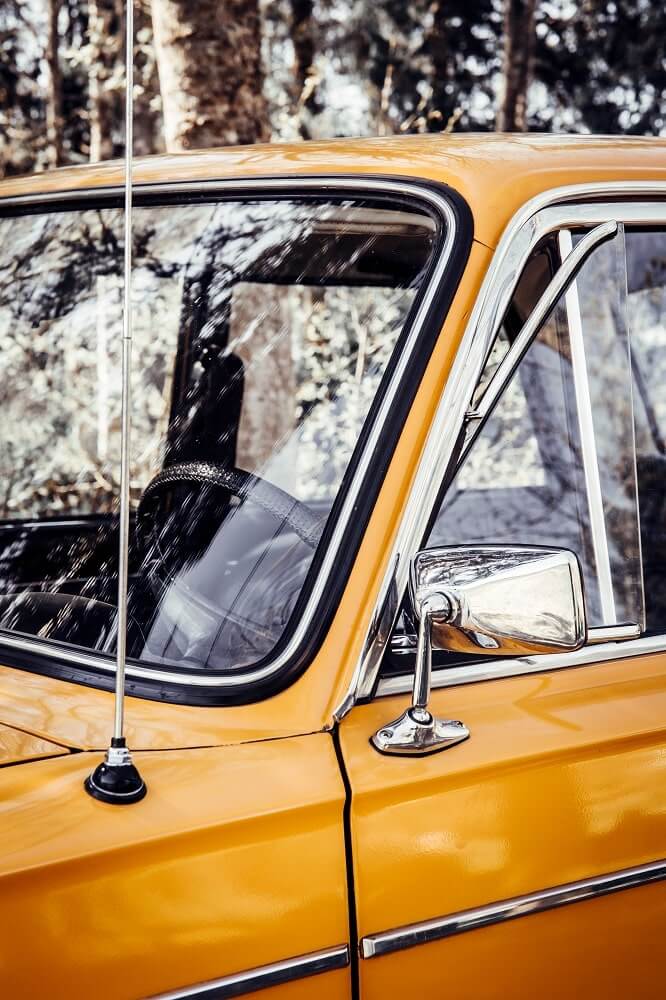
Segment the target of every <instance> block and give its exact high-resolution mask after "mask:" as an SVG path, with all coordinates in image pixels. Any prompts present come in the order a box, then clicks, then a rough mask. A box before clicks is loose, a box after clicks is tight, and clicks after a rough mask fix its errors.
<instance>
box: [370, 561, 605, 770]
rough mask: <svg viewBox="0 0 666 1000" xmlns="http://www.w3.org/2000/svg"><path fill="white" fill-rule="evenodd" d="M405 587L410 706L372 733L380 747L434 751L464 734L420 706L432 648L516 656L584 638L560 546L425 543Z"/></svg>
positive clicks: (575, 581) (578, 580) (580, 609)
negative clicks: (409, 616) (410, 642)
mask: <svg viewBox="0 0 666 1000" xmlns="http://www.w3.org/2000/svg"><path fill="white" fill-rule="evenodd" d="M410 592H411V598H412V604H413V606H414V612H415V614H416V617H417V619H418V622H419V635H418V645H417V649H416V666H415V671H414V690H413V697H412V704H411V707H410V708H408V709H407V711H406V712H404V713H403V715H401V716H400V718H399V719H396V720H395V722H391V723H390V724H389V725H387V726H383V727H382V728H381V729H380V730H378V732H377V733H375V735H374V736H373V737H372V743H373V746H374V747H375V748H376V749H377V750H379V751H380V752H381V753H388V754H404V755H413V754H418V755H423V754H428V753H436V752H437V751H438V750H444V749H446V747H450V746H454V745H455V744H456V743H460V742H461V741H462V740H466V739H467V737H468V736H469V730H468V729H467V727H466V726H465V725H464V724H463V723H462V722H457V721H453V720H446V721H445V720H442V719H437V718H435V716H433V715H431V713H430V712H429V710H428V702H429V700H430V678H431V673H432V650H433V649H437V650H451V651H454V652H464V653H480V654H485V655H487V654H488V653H492V654H493V655H495V656H524V655H528V654H535V653H536V654H539V653H555V652H564V651H566V650H574V649H579V648H580V647H581V646H582V645H583V644H584V643H585V640H586V637H587V626H586V621H585V604H584V599H583V582H582V576H581V571H580V566H579V564H578V560H577V559H576V556H575V555H574V554H573V552H569V551H567V550H566V549H551V548H536V547H530V546H526V545H514V546H502V545H461V546H451V547H449V548H440V549H426V550H424V551H423V552H419V553H417V555H416V556H415V557H414V561H413V563H412V570H411V576H410Z"/></svg>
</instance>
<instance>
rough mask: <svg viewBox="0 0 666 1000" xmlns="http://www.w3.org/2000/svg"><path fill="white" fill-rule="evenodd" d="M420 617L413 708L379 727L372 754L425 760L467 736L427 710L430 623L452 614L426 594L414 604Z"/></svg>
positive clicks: (437, 597) (440, 598)
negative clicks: (375, 752)
mask: <svg viewBox="0 0 666 1000" xmlns="http://www.w3.org/2000/svg"><path fill="white" fill-rule="evenodd" d="M415 604H416V606H417V613H418V616H419V636H418V645H417V648H416V663H415V666H414V688H413V694H412V704H411V706H410V707H409V708H408V709H407V711H406V712H403V713H402V715H401V716H400V717H399V718H397V719H395V720H394V721H393V722H390V723H389V724H388V725H386V726H382V728H381V729H378V730H377V732H376V733H375V734H374V736H373V737H372V739H371V743H372V745H373V747H374V748H375V750H378V751H379V752H380V753H384V754H393V755H395V756H398V757H425V756H426V755H427V754H431V753H438V752H439V751H440V750H446V749H447V748H448V747H452V746H455V745H456V743H462V741H463V740H466V739H467V737H468V736H469V729H468V728H467V726H466V725H465V724H464V723H462V722H458V721H457V720H454V719H438V718H437V717H436V716H434V715H432V713H431V712H430V709H429V708H428V705H429V702H430V680H431V676H432V620H433V617H434V616H437V618H438V619H439V620H442V619H444V620H446V619H447V618H448V617H449V616H450V615H451V612H452V605H451V602H450V601H449V600H448V598H447V597H446V596H445V595H444V594H441V593H436V594H429V595H428V596H427V597H426V598H424V599H423V600H422V601H420V602H419V601H415Z"/></svg>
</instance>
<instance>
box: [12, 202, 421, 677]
mask: <svg viewBox="0 0 666 1000" xmlns="http://www.w3.org/2000/svg"><path fill="white" fill-rule="evenodd" d="M436 235H437V226H436V224H435V222H434V221H433V219H432V218H431V217H430V216H429V215H427V214H425V213H423V212H421V211H419V210H418V209H414V208H413V207H411V206H393V205H390V206H389V205H387V204H386V203H385V202H381V201H378V202H376V203H374V202H371V201H364V202H355V201H350V200H345V201H341V200H331V201H328V202H322V201H317V202H315V201H312V200H300V201H297V200H293V199H278V198H275V199H272V200H265V199H262V200H259V199H258V200H254V201H249V202H239V201H229V200H224V201H218V202H211V201H210V200H208V201H201V200H200V201H196V202H189V203H186V204H164V203H162V204H144V205H142V206H138V207H137V208H136V210H135V221H134V242H135V246H134V271H133V320H134V349H133V374H132V396H133V413H132V424H133V429H132V505H133V517H132V525H131V543H130V580H129V633H128V652H129V655H130V656H131V657H132V658H134V659H136V660H140V661H148V662H150V663H160V664H167V665H168V664H173V665H177V666H178V667H181V668H182V667H185V668H191V669H210V670H215V671H224V672H234V671H242V670H244V669H247V668H248V667H249V666H250V665H253V664H256V663H257V662H258V661H260V660H262V659H264V658H265V657H267V656H269V655H270V653H271V651H272V650H273V649H274V647H275V645H276V643H278V641H279V640H280V639H281V638H282V637H283V636H284V635H285V632H286V630H287V629H288V627H289V624H290V621H291V620H292V618H293V617H294V609H295V607H296V605H297V601H298V599H299V595H300V594H301V592H302V591H304V589H305V590H307V581H308V574H309V572H310V570H311V568H312V567H313V563H314V562H315V560H316V558H317V556H318V553H320V550H321V548H322V546H323V545H325V544H326V538H327V534H328V532H327V525H328V524H329V522H330V521H331V514H332V512H333V515H334V516H335V510H336V501H339V497H340V496H341V493H342V492H343V491H344V488H345V486H346V481H347V479H348V476H349V471H350V467H351V466H352V464H353V460H354V453H355V450H356V447H357V444H358V442H359V438H360V437H361V433H362V429H363V426H364V423H365V421H366V418H367V416H368V412H369V410H370V407H371V404H372V402H373V400H374V398H375V397H376V395H377V393H378V390H379V388H380V383H381V381H382V378H383V375H384V373H385V371H386V369H387V365H388V363H389V359H390V357H391V355H392V353H393V351H394V348H395V346H396V343H397V341H398V338H399V336H400V334H401V331H403V330H404V329H405V327H406V324H407V321H408V317H409V314H410V310H411V309H412V306H413V303H414V298H415V296H416V294H417V291H418V288H419V286H420V284H421V282H422V280H423V275H424V272H425V270H426V268H427V265H428V263H429V260H430V256H431V253H432V250H433V246H434V243H435V239H436ZM0 247H2V250H1V251H0V375H1V376H2V378H1V380H0V398H1V399H2V412H3V420H2V424H1V425H0V518H2V521H1V522H0V629H2V630H5V631H10V632H14V633H20V634H23V635H28V636H33V637H37V638H39V639H41V640H47V641H49V642H51V643H54V642H55V643H58V644H62V643H65V644H68V645H70V646H71V645H73V646H78V647H83V648H85V649H89V650H90V649H92V650H97V651H102V652H106V653H112V652H113V650H114V648H115V642H116V631H115V629H116V600H117V596H116V588H117V545H118V531H117V510H116V498H117V495H118V481H117V477H118V470H119V451H120V448H119V446H120V337H121V306H122V212H121V210H120V208H119V207H103V208H85V207H76V208H72V209H68V210H59V211H49V212H45V211H41V212H34V213H32V214H22V215H14V217H5V218H2V219H0Z"/></svg>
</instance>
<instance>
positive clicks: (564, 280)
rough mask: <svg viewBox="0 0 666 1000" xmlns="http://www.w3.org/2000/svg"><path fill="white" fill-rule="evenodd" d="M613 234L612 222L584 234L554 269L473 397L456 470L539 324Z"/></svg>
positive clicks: (540, 324) (511, 376) (615, 228)
mask: <svg viewBox="0 0 666 1000" xmlns="http://www.w3.org/2000/svg"><path fill="white" fill-rule="evenodd" d="M617 230H618V225H617V222H615V221H610V222H603V223H601V225H599V226H596V227H595V228H594V229H593V230H592V232H590V233H586V235H585V236H584V237H583V238H582V239H581V241H580V243H579V244H578V246H577V247H576V249H575V250H571V251H570V254H569V256H568V257H567V259H566V260H563V262H562V265H561V266H560V267H559V268H558V270H557V272H556V274H554V275H553V278H552V279H551V281H550V282H549V284H548V287H547V288H546V289H545V290H544V292H543V294H542V295H541V298H540V299H539V301H538V302H537V304H536V305H535V307H534V309H533V310H532V312H531V313H530V315H529V317H528V318H527V320H526V321H525V323H524V325H523V328H522V330H521V331H520V333H519V334H518V336H517V337H516V338H515V340H514V341H513V343H512V344H511V347H510V348H509V350H508V351H507V353H506V354H505V355H504V357H503V358H502V361H501V362H500V364H499V365H498V366H497V369H496V371H495V373H494V374H493V377H492V378H491V380H490V382H488V383H487V384H486V386H485V387H484V389H483V393H482V395H481V396H479V397H475V399H474V403H473V409H472V410H469V411H468V412H467V414H466V420H467V421H472V422H473V423H474V426H473V428H472V429H471V432H468V434H467V435H466V437H465V444H464V446H463V449H462V452H461V455H460V458H459V459H458V463H457V465H458V467H460V466H461V465H462V463H463V462H464V461H465V458H466V457H467V453H468V452H469V449H470V448H471V446H472V444H473V443H474V441H475V440H476V438H477V437H478V435H479V433H480V432H481V430H482V428H483V425H484V424H485V421H486V420H487V418H488V417H489V416H490V414H491V412H492V411H493V409H494V407H495V404H496V403H497V401H498V399H499V397H500V396H501V395H502V393H503V392H504V390H505V388H506V386H507V385H508V383H509V382H510V381H511V379H512V378H513V375H514V374H515V372H516V369H517V368H518V365H519V364H520V362H521V361H522V359H523V357H524V356H525V354H526V352H527V350H528V348H529V346H530V344H531V343H532V341H533V340H534V338H535V336H536V335H537V333H538V332H539V329H540V328H541V326H542V324H543V323H544V321H545V320H546V319H547V318H548V316H549V314H550V313H551V312H552V310H553V307H554V306H555V304H556V302H557V300H558V299H559V298H560V296H561V295H562V293H563V292H564V291H565V290H566V289H567V288H568V287H569V286H570V285H571V283H572V282H573V281H574V279H575V277H576V275H577V274H578V272H579V271H580V269H581V268H582V267H583V265H584V264H585V261H586V260H587V259H588V257H589V256H590V254H591V253H593V251H594V250H596V248H597V247H598V246H599V245H600V244H601V243H604V242H605V241H606V240H608V239H612V237H613V236H615V234H616V233H617Z"/></svg>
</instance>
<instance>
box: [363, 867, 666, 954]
mask: <svg viewBox="0 0 666 1000" xmlns="http://www.w3.org/2000/svg"><path fill="white" fill-rule="evenodd" d="M665 878H666V860H660V861H653V862H651V863H650V864H646V865H638V866H637V867H635V868H624V869H622V870H621V871H616V872H610V873H608V874H606V875H595V876H593V877H592V878H587V879H581V880H580V881H577V882H568V883H566V884H565V885H558V886H555V887H554V888H551V889H542V890H541V891H539V892H531V893H527V894H525V895H524V896H514V897H513V898H512V899H504V900H502V901H500V902H498V903H490V904H489V905H487V906H478V907H474V908H473V909H471V910H462V911H460V912H459V913H452V914H450V915H449V916H446V917H435V918H434V919H433V920H424V921H422V922H419V923H416V924H408V925H407V926H405V927H398V928H396V929H395V930H391V931H382V932H381V933H379V934H368V935H366V937H364V938H362V939H361V957H362V958H366V959H367V958H378V957H380V956H381V955H390V954H391V953H392V952H395V951H402V950H404V949H405V948H413V947H414V946H415V945H419V944H428V942H430V941H440V940H442V939H443V938H447V937H453V936H454V935H455V934H464V933H465V932H466V931H474V930H478V929H479V928H481V927H490V926H491V925H492V924H500V923H505V922H506V921H507V920H515V919H516V918H517V917H527V916H531V915H532V914H534V913H543V912H545V911H546V910H554V909H556V908H558V907H560V906H569V905H571V904H572V903H582V902H583V901H584V900H586V899H596V898H598V897H599V896H608V895H610V894H611V893H614V892H623V891H624V890H625V889H635V888H637V887H638V886H641V885H649V884H650V883H651V882H659V881H661V880H663V879H665Z"/></svg>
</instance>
